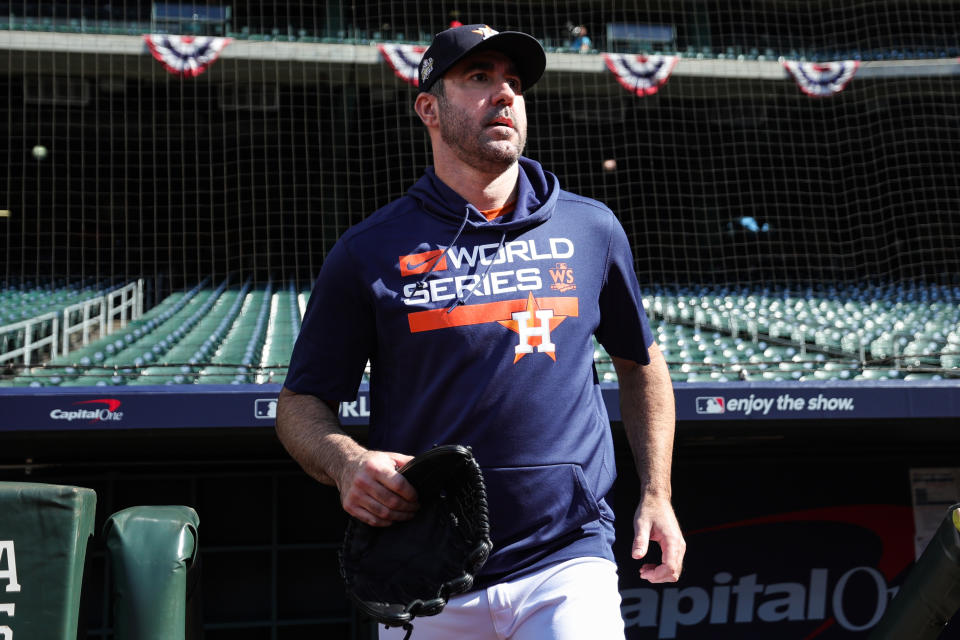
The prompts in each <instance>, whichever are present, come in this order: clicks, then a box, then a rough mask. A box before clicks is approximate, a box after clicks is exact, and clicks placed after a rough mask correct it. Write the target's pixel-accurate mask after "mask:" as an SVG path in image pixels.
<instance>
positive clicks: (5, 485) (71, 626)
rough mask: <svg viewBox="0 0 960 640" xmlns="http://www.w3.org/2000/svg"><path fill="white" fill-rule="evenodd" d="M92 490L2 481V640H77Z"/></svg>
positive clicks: (94, 501)
mask: <svg viewBox="0 0 960 640" xmlns="http://www.w3.org/2000/svg"><path fill="white" fill-rule="evenodd" d="M96 504H97V495H96V493H95V492H94V491H93V490H92V489H83V488H79V487H69V486H62V485H52V484H40V483H29V482H0V640H31V639H34V638H43V639H44V640H76V637H77V622H78V618H79V612H80V593H81V588H82V584H83V567H84V562H85V560H86V556H87V543H88V541H89V539H90V537H91V536H92V535H93V522H94V516H95V513H96Z"/></svg>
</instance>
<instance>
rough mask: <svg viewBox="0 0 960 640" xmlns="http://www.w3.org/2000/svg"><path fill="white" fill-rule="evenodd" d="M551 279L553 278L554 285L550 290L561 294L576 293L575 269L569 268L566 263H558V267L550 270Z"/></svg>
mask: <svg viewBox="0 0 960 640" xmlns="http://www.w3.org/2000/svg"><path fill="white" fill-rule="evenodd" d="M549 271H550V277H551V278H553V284H552V285H550V288H551V289H553V290H554V291H559V292H560V293H566V292H567V291H574V290H575V289H576V288H577V285H575V284H574V283H573V269H571V268H570V267H568V266H567V263H566V262H558V263H557V266H556V267H554V268H553V269H550V270H549Z"/></svg>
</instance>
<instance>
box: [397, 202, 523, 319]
mask: <svg viewBox="0 0 960 640" xmlns="http://www.w3.org/2000/svg"><path fill="white" fill-rule="evenodd" d="M469 218H470V208H469V207H466V208H465V209H464V212H463V222H461V223H460V228H459V229H457V232H456V233H455V234H454V235H453V240H451V241H450V243H449V244H447V248H446V249H443V250H442V251H440V253H439V254H437V257H436V259H435V260H434V261H433V264H432V265H430V268H429V269H428V270H427V272H426V273H424V274H423V276H422V277H421V278H420V280H418V281H417V283H416V284H415V285H413V290H414V291H420V290H421V289H424V288H426V286H427V278H429V277H430V274H431V273H433V272H434V270H435V269H436V268H437V265H438V264H440V259H441V258H442V257H443V254H444V253H445V252H447V251H449V250H450V247H452V246H453V245H455V244H457V240H459V239H460V234H462V233H463V229H464V228H465V227H466V226H467V220H468V219H469ZM506 239H507V232H506V231H504V232H503V233H502V234H501V235H500V242H498V243H497V250H496V252H495V253H494V255H496V254H498V253H500V250H501V249H502V248H503V245H504V242H505V241H506ZM491 266H493V260H491V261H490V262H488V263H487V268H486V269H484V271H483V274H482V275H481V276H480V279H479V280H477V282H476V284H474V285H473V286H472V287H470V292H469V293H468V294H467V296H466V297H465V298H460V297H458V298H457V299H456V300H454V301H453V302H451V303H450V306H449V307H447V313H450V312H451V311H453V310H454V309H456V308H457V307H458V306H459V305H461V304H465V303H466V302H467V300H469V299H470V297H471V296H472V295H473V292H474V291H476V290H477V287H478V286H480V283H481V282H483V279H484V278H486V277H487V274H488V273H490V267H491ZM407 297H408V298H409V297H410V296H407Z"/></svg>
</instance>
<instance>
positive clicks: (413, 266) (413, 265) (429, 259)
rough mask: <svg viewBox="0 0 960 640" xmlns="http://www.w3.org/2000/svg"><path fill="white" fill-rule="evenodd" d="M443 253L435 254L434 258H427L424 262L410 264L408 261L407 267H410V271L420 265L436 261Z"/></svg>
mask: <svg viewBox="0 0 960 640" xmlns="http://www.w3.org/2000/svg"><path fill="white" fill-rule="evenodd" d="M442 255H443V254H437V255H435V256H433V257H432V258H427V259H426V260H424V261H423V262H418V263H417V264H410V262H409V261H407V269H409V270H410V271H413V270H414V269H419V268H420V267H422V266H423V265H425V264H427V263H428V262H436V261H437V260H439V259H440V258H441V257H442Z"/></svg>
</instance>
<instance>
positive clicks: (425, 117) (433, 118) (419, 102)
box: [413, 93, 440, 127]
mask: <svg viewBox="0 0 960 640" xmlns="http://www.w3.org/2000/svg"><path fill="white" fill-rule="evenodd" d="M413 110H414V111H416V112H417V115H418V116H420V121H421V122H423V124H425V125H426V126H428V127H436V126H439V122H440V114H439V113H438V108H437V96H435V95H433V94H432V93H418V94H417V99H416V100H414V101H413Z"/></svg>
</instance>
